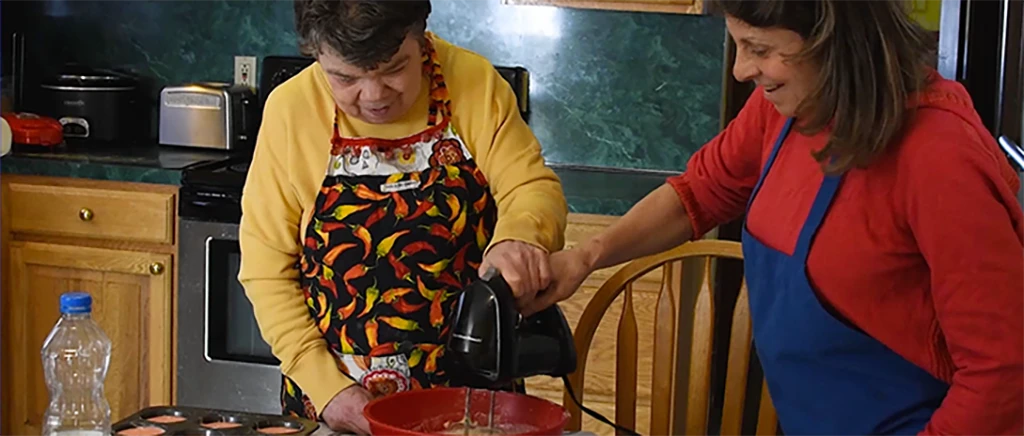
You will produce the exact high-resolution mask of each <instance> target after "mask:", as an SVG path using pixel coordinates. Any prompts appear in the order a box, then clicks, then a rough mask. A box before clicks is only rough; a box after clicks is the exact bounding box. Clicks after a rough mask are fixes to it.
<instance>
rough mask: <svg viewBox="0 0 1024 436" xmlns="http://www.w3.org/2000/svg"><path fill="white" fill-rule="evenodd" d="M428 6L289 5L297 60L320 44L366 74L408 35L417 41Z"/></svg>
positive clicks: (424, 1) (396, 1)
mask: <svg viewBox="0 0 1024 436" xmlns="http://www.w3.org/2000/svg"><path fill="white" fill-rule="evenodd" d="M429 15H430V0H382V1H373V0H295V27H296V30H297V31H298V34H299V48H300V50H301V51H302V53H303V54H305V55H307V56H313V57H316V56H318V55H320V54H321V53H323V50H324V49H325V47H324V45H325V44H326V46H327V48H330V49H331V50H333V51H334V52H336V53H337V54H338V55H339V56H341V58H342V59H344V60H345V62H348V63H350V64H353V65H355V66H357V67H359V68H363V69H365V70H372V69H374V68H376V67H377V66H378V65H379V64H381V63H382V62H385V61H387V60H388V59H391V57H392V56H394V55H395V53H397V52H398V48H399V47H401V46H402V42H404V41H405V38H406V36H408V35H409V34H410V33H412V34H413V36H414V37H417V38H419V39H421V40H422V38H423V37H424V32H425V31H426V27H427V17H428V16H429Z"/></svg>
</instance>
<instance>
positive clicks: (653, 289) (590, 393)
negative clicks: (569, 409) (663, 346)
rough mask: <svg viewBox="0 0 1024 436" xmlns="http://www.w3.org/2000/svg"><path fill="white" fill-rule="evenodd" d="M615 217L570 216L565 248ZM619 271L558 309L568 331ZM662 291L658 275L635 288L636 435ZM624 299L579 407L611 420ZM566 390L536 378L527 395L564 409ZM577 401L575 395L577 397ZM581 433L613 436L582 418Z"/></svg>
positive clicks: (609, 319)
mask: <svg viewBox="0 0 1024 436" xmlns="http://www.w3.org/2000/svg"><path fill="white" fill-rule="evenodd" d="M616 219H618V217H616V216H605V215H588V214H570V215H569V223H568V226H567V228H566V234H565V240H566V247H567V248H569V247H573V246H575V245H576V244H578V243H580V242H583V241H585V240H587V239H588V238H590V237H591V236H593V235H595V234H597V233H598V232H600V231H601V230H603V229H604V228H606V227H607V226H609V225H611V223H613V222H614V221H615V220H616ZM619 268H621V265H620V266H616V267H612V268H606V269H602V270H598V271H595V272H594V273H593V274H591V276H590V277H588V278H587V280H586V281H585V282H584V283H583V286H582V287H581V288H580V290H579V291H577V292H576V293H575V294H573V296H572V297H570V298H569V299H568V300H566V301H563V302H562V303H559V306H560V307H561V308H562V311H563V312H564V313H565V317H566V320H567V321H568V322H569V327H571V328H573V329H574V330H575V328H576V324H577V323H578V322H579V319H580V316H581V315H582V314H583V310H584V308H585V307H586V306H587V304H588V303H589V302H590V299H591V298H592V297H593V296H594V294H595V293H596V292H597V290H598V289H599V288H600V287H601V285H602V284H603V283H604V282H605V280H607V279H608V278H609V277H611V275H612V274H614V273H615V272H616V271H618V270H619ZM660 289H661V269H660V268H659V269H656V270H654V271H652V272H650V273H648V274H647V275H646V276H644V277H643V278H642V279H640V280H638V281H637V282H636V283H635V284H634V285H633V313H634V316H635V317H636V324H637V338H638V350H639V351H638V353H637V356H638V359H637V360H638V361H637V368H638V375H637V387H636V390H637V428H636V430H637V432H639V433H640V434H649V428H648V427H649V426H650V413H651V388H652V385H653V383H652V380H651V368H652V364H653V358H654V353H653V338H654V308H655V306H656V302H657V298H658V292H659V291H660ZM622 303H623V298H621V297H620V298H619V299H617V300H616V301H615V302H614V303H613V304H612V306H611V307H610V308H609V309H608V311H607V315H606V318H605V319H604V320H602V322H601V324H600V326H599V327H598V329H597V332H596V333H595V335H594V341H593V343H592V344H591V347H590V355H589V356H588V358H587V372H586V375H585V379H586V383H585V384H584V389H585V393H584V398H583V405H584V406H586V407H587V408H590V409H593V410H594V411H596V412H598V413H600V414H602V415H604V416H605V417H606V418H608V419H611V420H614V419H615V389H616V384H615V349H616V347H615V344H616V342H617V339H616V337H617V333H618V324H619V315H620V314H621V313H622V306H623V304H622ZM564 389H565V388H564V385H563V382H562V380H561V379H554V378H552V377H547V376H540V377H531V378H529V379H527V381H526V390H527V392H528V393H529V394H531V395H536V396H539V397H542V398H546V399H548V400H551V401H554V402H555V403H558V404H562V401H563V392H564ZM577 396H578V393H577ZM583 430H584V431H588V432H592V433H595V434H598V435H612V434H614V433H615V430H614V429H613V428H611V427H610V426H608V425H607V424H604V423H601V422H599V421H597V420H596V419H593V418H591V417H590V415H586V414H584V415H583Z"/></svg>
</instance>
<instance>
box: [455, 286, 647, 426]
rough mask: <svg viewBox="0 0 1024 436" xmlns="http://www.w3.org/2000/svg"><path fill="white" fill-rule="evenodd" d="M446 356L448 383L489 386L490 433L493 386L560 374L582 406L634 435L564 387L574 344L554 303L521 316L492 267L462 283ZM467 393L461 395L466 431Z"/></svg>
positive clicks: (573, 366) (572, 361)
mask: <svg viewBox="0 0 1024 436" xmlns="http://www.w3.org/2000/svg"><path fill="white" fill-rule="evenodd" d="M445 359H446V360H447V363H448V364H449V365H451V366H450V369H449V370H448V373H449V374H450V377H451V384H452V385H453V386H463V387H467V388H469V389H470V390H472V389H488V390H491V407H490V409H489V410H490V412H489V413H488V419H487V420H488V423H487V428H488V429H489V430H492V431H493V417H494V389H496V388H501V387H506V386H509V385H511V384H512V383H513V382H514V381H515V380H517V379H522V378H527V377H531V376H536V375H548V376H551V377H560V378H562V381H563V382H564V383H565V387H566V389H567V391H568V392H569V394H570V396H571V397H572V399H573V401H574V402H575V403H576V405H577V406H579V407H580V409H581V410H583V411H584V412H586V413H587V414H589V415H591V416H593V417H594V418H596V419H598V420H600V421H602V422H604V423H606V424H608V425H611V426H613V427H615V428H616V429H618V430H619V431H621V432H623V433H626V434H636V433H634V432H633V431H631V430H629V429H626V428H623V427H620V426H618V425H616V424H614V423H612V422H611V421H609V420H608V419H607V418H605V417H604V416H601V415H600V414H598V413H597V412H594V411H592V410H590V409H587V408H586V407H583V405H582V404H580V402H579V400H577V399H576V396H575V394H574V393H573V392H572V388H571V387H570V385H569V379H568V377H567V376H568V375H569V374H570V373H572V372H573V371H575V370H576V344H575V342H573V337H572V330H571V329H570V328H569V323H568V322H567V321H566V320H565V315H563V314H562V310H561V308H559V307H558V305H551V306H550V307H548V308H546V309H544V310H541V311H540V312H537V313H535V314H533V315H531V316H529V317H525V318H524V317H523V316H522V315H521V314H520V313H519V310H518V309H517V307H516V301H515V297H514V295H513V293H512V288H511V287H510V286H509V285H508V283H507V282H506V281H505V279H504V278H503V277H502V276H501V275H500V274H499V273H498V271H497V270H495V269H493V268H492V269H489V270H487V271H486V272H485V273H484V275H483V276H481V277H480V279H479V280H477V281H475V282H473V283H471V284H470V285H469V286H467V287H466V288H465V289H464V291H463V292H462V294H461V295H460V296H459V300H458V302H457V305H456V307H455V310H454V317H453V318H452V326H451V334H450V335H449V337H448V343H447V345H446V347H445ZM470 394H471V392H467V394H466V415H465V422H464V423H463V425H464V428H465V430H466V431H468V430H469V428H470V427H471V426H472V425H473V424H472V423H471V422H470V417H469V401H470V396H471V395H470Z"/></svg>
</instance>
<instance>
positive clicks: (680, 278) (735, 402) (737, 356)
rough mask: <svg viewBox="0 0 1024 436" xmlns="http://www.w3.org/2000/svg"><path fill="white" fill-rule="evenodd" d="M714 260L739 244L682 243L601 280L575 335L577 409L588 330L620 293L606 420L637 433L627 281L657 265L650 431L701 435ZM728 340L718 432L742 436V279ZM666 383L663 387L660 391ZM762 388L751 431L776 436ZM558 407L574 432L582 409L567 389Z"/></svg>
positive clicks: (745, 331) (746, 328)
mask: <svg viewBox="0 0 1024 436" xmlns="http://www.w3.org/2000/svg"><path fill="white" fill-rule="evenodd" d="M719 258H724V259H739V260H742V259H743V253H742V251H741V249H740V244H739V243H738V242H733V241H722V240H701V241H694V242H688V243H686V244H683V245H681V246H679V247H677V248H674V249H672V250H668V251H665V252H663V253H659V254H656V255H652V256H648V257H645V258H642V259H638V260H635V261H633V262H631V263H628V264H626V265H625V266H623V267H622V268H621V269H620V270H619V271H618V272H616V273H615V274H614V275H612V276H611V277H610V278H609V279H608V280H607V281H605V282H604V284H603V285H602V286H601V287H600V289H599V290H598V291H597V293H596V294H595V295H594V297H593V298H592V299H591V300H590V302H589V304H587V306H586V308H585V309H584V311H583V314H582V315H581V317H580V321H579V323H578V324H577V326H576V328H575V333H574V340H575V343H576V348H577V353H578V367H577V370H576V372H574V373H573V374H571V375H570V376H569V382H570V386H571V387H572V390H573V391H574V392H575V393H576V395H577V398H578V399H579V400H580V402H581V403H582V404H583V405H584V406H586V405H587V403H586V400H585V399H584V375H585V374H586V364H587V356H588V353H589V351H590V345H591V342H592V340H593V338H594V333H595V332H596V331H597V328H598V325H599V324H600V322H601V320H602V319H603V318H604V315H605V312H606V311H607V310H608V308H609V307H610V306H611V305H612V302H613V301H614V300H615V299H616V298H618V297H619V295H623V294H624V297H625V300H624V302H623V304H622V315H621V317H620V318H619V323H618V333H617V340H616V347H617V349H616V353H615V358H616V364H615V385H616V386H615V417H614V418H613V417H611V416H608V417H607V418H609V419H610V420H613V421H614V422H615V423H616V424H618V425H621V426H625V427H627V428H634V429H635V428H636V421H637V419H636V418H637V413H636V406H637V367H638V363H637V355H638V347H637V343H638V339H637V336H638V335H637V323H636V317H635V314H634V308H633V302H632V299H633V296H632V294H633V284H634V282H635V281H636V280H637V279H639V278H641V277H643V276H644V275H645V274H648V273H650V272H651V271H653V270H655V269H657V268H659V267H662V279H661V288H660V291H659V293H658V298H657V305H656V308H655V321H654V341H653V343H654V349H653V353H654V355H653V367H652V385H656V386H652V387H653V388H652V389H651V417H650V434H653V435H668V434H681V433H682V434H693V435H703V434H707V433H708V416H709V396H710V395H709V394H710V389H711V369H712V366H711V363H712V362H711V359H712V344H713V342H712V341H713V340H714V319H715V316H714V315H715V307H714V298H713V295H714V292H715V291H714V290H713V287H714V286H713V283H714V274H713V271H714V268H715V264H716V260H717V259H719ZM684 273H685V274H684ZM684 290H685V291H684ZM694 291H696V292H694ZM686 311H692V312H690V313H687V312H686ZM691 321H692V322H691ZM729 339H730V342H729V347H728V349H729V351H728V361H727V367H726V381H725V393H724V394H725V395H724V399H723V400H724V407H723V410H722V424H721V430H720V434H722V435H734V434H740V433H741V429H742V428H743V427H742V421H743V416H744V413H743V412H744V405H745V404H746V402H747V401H746V400H747V399H746V395H747V386H748V372H749V368H748V367H749V362H750V357H751V353H750V352H751V348H752V347H751V323H750V312H749V305H748V303H747V287H746V282H745V281H744V282H743V283H742V285H741V288H740V293H739V296H738V298H737V302H736V306H735V309H734V311H733V318H732V327H731V335H730V338H729ZM680 350H683V351H682V352H680ZM666 385H667V387H668V388H667V389H664V388H661V387H662V386H666ZM761 385H762V388H761V398H760V401H758V403H759V411H758V417H757V426H756V433H757V434H759V435H760V434H766V435H775V434H776V431H777V425H776V423H777V421H776V416H775V408H774V407H773V406H772V404H771V400H770V399H769V397H768V390H767V387H766V386H765V385H764V382H763V380H762V383H761ZM563 404H564V405H565V407H566V409H567V410H568V411H569V412H570V415H571V418H570V420H569V424H568V426H567V429H568V430H570V431H579V430H580V428H581V423H582V419H581V418H582V417H581V411H580V409H579V408H578V407H577V406H576V404H575V403H574V402H573V400H572V398H571V397H569V394H568V392H565V395H564V400H563Z"/></svg>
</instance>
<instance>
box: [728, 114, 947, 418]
mask: <svg viewBox="0 0 1024 436" xmlns="http://www.w3.org/2000/svg"><path fill="white" fill-rule="evenodd" d="M792 124H793V119H789V120H787V121H786V125H785V126H784V127H783V128H782V132H781V133H780V134H779V137H778V138H777V139H776V140H775V146H774V147H773V149H772V152H771V156H769V157H768V162H767V163H766V164H765V166H764V169H763V170H762V172H761V177H760V179H759V180H758V181H757V185H756V186H755V187H754V191H753V192H752V193H751V196H750V200H749V202H748V203H747V208H748V210H749V208H750V204H751V203H752V202H753V201H754V197H755V196H756V195H757V193H758V191H759V190H760V188H761V183H763V182H764V179H765V177H766V176H767V175H768V171H769V170H770V169H771V167H772V164H773V163H774V162H775V157H776V156H777V155H778V152H779V148H781V147H782V143H783V141H784V140H785V138H786V135H787V134H788V133H789V131H790V128H791V126H792ZM841 177H842V176H841V175H834V176H829V175H826V176H825V178H824V180H823V181H822V183H821V187H820V188H818V194H817V196H816V197H815V198H814V204H813V205H812V206H811V211H810V213H809V214H808V216H807V220H806V221H805V222H804V224H803V227H802V228H801V230H800V236H799V239H798V240H797V243H796V249H795V250H794V251H793V255H792V256H789V255H786V254H785V253H781V252H779V251H776V250H774V249H772V248H769V247H767V246H765V245H764V244H762V243H761V242H760V241H758V240H757V239H756V238H754V237H753V236H751V235H750V233H748V232H747V229H746V224H744V226H743V236H742V238H743V239H742V240H743V257H744V271H745V274H746V278H747V284H748V286H749V291H750V312H751V318H752V323H753V332H754V344H755V346H756V349H757V355H758V358H759V359H760V361H761V366H762V367H763V369H764V373H765V378H766V380H767V382H768V390H769V392H770V394H771V398H772V403H773V404H774V405H775V408H776V410H777V412H778V416H779V422H780V425H781V426H782V430H783V431H784V432H785V433H786V434H787V435H795V434H829V435H838V434H858V435H867V434H914V433H917V432H918V431H920V430H922V429H923V428H924V427H925V425H926V424H927V423H928V421H929V419H931V416H932V413H933V412H935V409H937V408H938V407H939V405H940V404H941V402H942V400H943V398H945V396H946V392H947V391H948V389H949V385H947V384H946V383H944V382H942V381H940V380H938V379H936V378H934V377H932V376H931V375H930V374H928V372H926V371H924V370H923V369H921V368H920V367H918V366H916V365H914V364H912V363H910V362H909V361H907V360H906V359H904V358H902V357H901V356H899V355H898V354H896V353H895V352H893V351H892V350H890V349H889V348H887V347H886V346H885V345H883V344H882V343H881V342H879V341H877V340H875V339H873V338H871V337H870V336H868V335H867V334H865V333H863V332H861V331H860V330H857V329H854V328H851V327H849V326H847V325H846V324H844V323H843V322H842V321H840V320H839V319H837V318H836V317H834V316H832V315H831V314H830V313H829V312H828V311H826V309H825V308H824V307H823V306H822V305H821V303H820V302H819V301H818V299H817V296H816V295H815V293H814V290H813V289H812V288H811V284H810V282H809V281H808V279H807V274H806V264H807V252H808V250H809V248H810V246H811V241H812V239H813V238H814V235H815V233H816V232H817V230H818V227H819V226H820V225H821V221H822V218H824V217H825V213H826V212H827V211H828V209H829V206H830V205H831V203H832V198H833V197H834V196H835V193H836V189H837V188H838V187H839V182H840V179H841Z"/></svg>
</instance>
